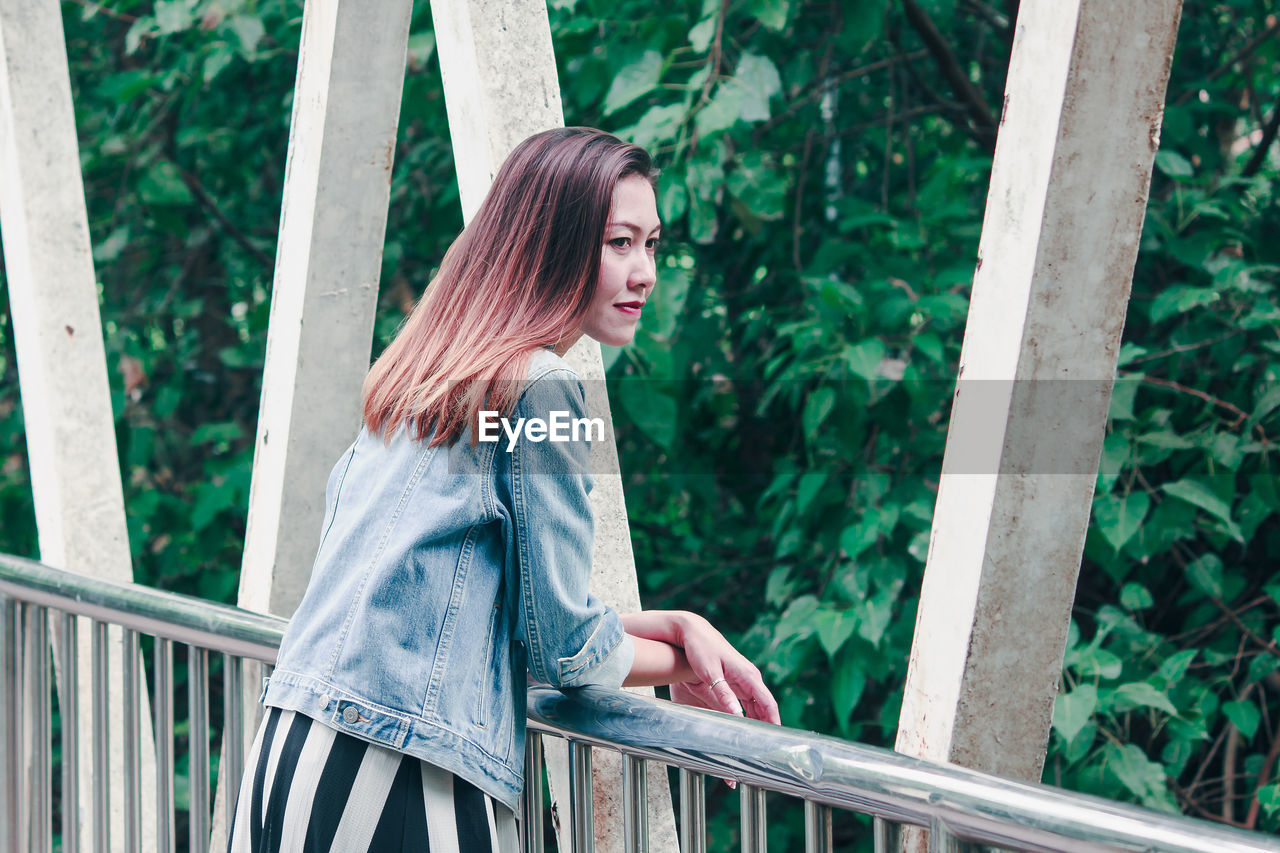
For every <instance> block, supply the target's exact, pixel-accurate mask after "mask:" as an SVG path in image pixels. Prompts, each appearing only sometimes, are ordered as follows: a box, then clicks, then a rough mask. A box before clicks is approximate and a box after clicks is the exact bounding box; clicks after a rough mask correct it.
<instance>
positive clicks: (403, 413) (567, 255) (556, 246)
mask: <svg viewBox="0 0 1280 853" xmlns="http://www.w3.org/2000/svg"><path fill="white" fill-rule="evenodd" d="M631 175H641V176H644V177H645V178H648V179H649V180H650V181H652V180H654V178H655V172H654V169H653V162H652V160H651V159H650V157H649V154H648V153H647V152H646V151H645V150H644V149H643V148H640V147H638V146H636V145H631V144H630V143H626V142H623V141H622V140H620V139H618V138H617V137H615V136H611V135H609V134H607V133H604V132H603V131H599V130H594V129H592V128H586V127H565V128H557V129H555V130H548V131H544V132H543V133H539V134H536V135H534V136H531V137H529V138H528V139H526V140H525V141H524V142H522V143H520V144H519V145H518V146H516V149H515V150H514V151H512V152H511V155H510V156H509V157H508V158H507V160H506V162H505V163H503V164H502V168H501V169H499V170H498V175H497V177H495V178H494V180H493V185H492V186H491V187H490V188H489V193H488V195H486V196H485V200H484V203H483V204H481V206H480V210H479V211H478V212H477V213H476V215H475V219H474V220H472V222H471V224H470V225H468V226H467V227H466V229H465V230H463V232H462V233H461V234H460V235H459V236H458V238H457V239H456V240H454V242H453V245H452V246H450V247H449V251H448V252H446V253H445V256H444V260H443V262H442V263H441V265H440V272H439V273H438V274H437V275H436V277H435V279H434V280H433V281H432V282H431V284H430V285H429V286H428V288H427V292H426V295H425V296H424V298H423V299H422V300H421V301H420V302H419V303H418V305H417V307H416V308H414V310H413V313H412V314H410V316H409V319H408V320H406V321H405V324H404V326H403V327H402V328H401V329H400V332H399V333H398V334H397V335H396V338H395V340H394V341H392V342H391V345H390V346H388V347H387V349H386V350H385V351H384V352H383V353H382V355H381V357H379V358H378V360H377V361H376V362H375V363H374V365H373V367H372V369H370V371H369V375H368V376H366V377H365V380H364V419H365V424H366V425H367V426H368V428H369V430H370V431H371V432H374V433H381V434H382V436H383V438H384V439H387V440H389V439H390V436H391V434H392V433H393V432H395V430H396V429H397V428H398V427H400V426H401V425H404V426H405V427H406V428H407V429H409V431H410V435H411V436H412V437H413V438H415V439H423V438H425V437H426V436H427V435H428V434H430V433H431V432H432V431H433V430H434V435H432V438H431V441H430V443H431V444H432V445H436V444H446V443H451V442H453V441H454V440H456V439H457V438H458V437H459V436H460V435H461V434H462V432H463V430H464V429H465V428H466V427H467V426H468V425H469V424H474V423H475V421H476V417H477V412H478V411H479V409H480V408H481V407H482V406H484V407H486V408H490V409H496V410H499V411H503V412H508V413H509V412H510V410H511V408H512V407H513V406H514V405H515V401H516V399H517V397H518V395H519V390H520V386H521V380H523V378H524V376H525V373H526V371H527V369H528V363H529V356H530V354H531V353H532V352H533V351H534V350H536V349H537V348H539V347H545V346H548V345H551V346H554V345H556V344H558V343H559V342H561V341H562V340H564V339H566V338H568V337H569V336H570V335H572V334H573V333H575V332H576V331H577V329H578V328H579V326H580V325H581V323H582V321H583V318H584V317H585V315H586V311H587V308H588V306H589V305H590V303H591V298H592V296H593V295H594V294H595V290H596V284H597V282H598V280H599V275H600V250H601V246H602V244H603V240H604V231H605V227H606V226H607V224H608V219H609V208H610V205H611V204H612V202H613V189H614V185H615V184H617V183H618V181H619V180H621V179H622V178H625V177H629V176H631Z"/></svg>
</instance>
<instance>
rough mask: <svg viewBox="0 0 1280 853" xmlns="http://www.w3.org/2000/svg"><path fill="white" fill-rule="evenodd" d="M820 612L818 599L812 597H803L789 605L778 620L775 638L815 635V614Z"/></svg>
mask: <svg viewBox="0 0 1280 853" xmlns="http://www.w3.org/2000/svg"><path fill="white" fill-rule="evenodd" d="M817 610H818V599H816V598H814V597H813V596H812V595H802V596H800V597H799V598H797V599H795V600H794V601H792V602H791V603H790V604H789V605H787V609H786V610H784V611H783V612H782V618H781V619H779V620H778V627H777V629H776V631H775V632H774V633H775V636H777V637H800V636H806V637H807V636H808V635H810V634H812V633H813V622H814V619H813V617H814V614H815V613H816V612H817Z"/></svg>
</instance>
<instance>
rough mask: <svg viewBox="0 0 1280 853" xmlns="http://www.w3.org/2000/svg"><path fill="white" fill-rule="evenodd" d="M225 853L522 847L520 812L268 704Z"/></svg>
mask: <svg viewBox="0 0 1280 853" xmlns="http://www.w3.org/2000/svg"><path fill="white" fill-rule="evenodd" d="M227 850H228V853H304V851H305V853H358V851H368V853H407V851H431V853H459V851H460V853H517V851H518V850H519V841H518V832H517V827H516V819H515V815H514V814H513V813H512V811H511V810H510V809H509V808H507V807H506V806H504V805H502V804H501V803H497V802H494V801H493V800H492V799H491V798H490V797H489V796H488V795H486V794H485V793H483V792H482V791H480V789H478V788H476V787H475V786H474V785H472V784H471V783H469V782H467V781H465V780H463V779H461V778H459V777H457V776H454V775H453V774H452V773H449V772H448V771H446V770H442V769H440V768H438V767H435V766H433V765H431V764H428V763H426V762H425V761H420V760H418V759H417V758H413V757H411V756H408V755H404V754H402V753H399V752H395V751H393V750H390V749H386V748H384V747H380V746H376V745H374V744H371V743H367V742H365V741H362V740H359V739H357V738H354V737H351V736H350V735H346V734H343V733H341V732H337V731H334V730H333V729H331V728H329V727H328V726H325V725H323V724H321V723H316V722H314V721H313V720H311V719H310V718H309V717H306V716H304V715H302V714H296V713H294V712H293V711H282V710H280V709H279V708H268V709H267V715H266V718H265V719H264V720H263V722H262V725H261V726H260V727H259V728H258V735H257V737H256V738H255V739H254V743H253V750H252V753H251V754H250V757H249V761H248V763H247V765H246V769H245V774H244V783H243V784H242V785H241V787H240V796H239V799H238V801H237V803H236V808H235V813H234V816H233V817H232V832H231V838H230V841H229V842H228V845H227Z"/></svg>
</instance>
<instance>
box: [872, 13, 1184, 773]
mask: <svg viewBox="0 0 1280 853" xmlns="http://www.w3.org/2000/svg"><path fill="white" fill-rule="evenodd" d="M1180 7H1181V4H1180V0H1140V2H1134V3H1115V2H1112V0H1024V2H1023V3H1022V6H1021V11H1020V13H1019V16H1018V20H1017V27H1016V33H1015V37H1014V45H1013V55H1012V59H1011V62H1010V69H1009V76H1008V80H1009V82H1008V91H1007V93H1006V95H1005V102H1004V115H1003V117H1002V119H1001V124H1002V126H1001V128H1000V133H999V140H998V142H997V144H996V151H995V161H994V166H993V169H992V174H991V188H990V192H989V195H988V197H987V210H986V217H985V221H984V223H983V229H982V239H981V242H980V245H979V251H978V255H979V258H978V269H977V272H976V274H975V276H974V283H973V296H972V301H971V304H970V308H969V319H968V324H967V326H966V329H965V338H964V347H963V350H962V352H961V358H960V374H959V381H958V382H957V387H956V392H955V399H954V402H953V405H952V411H951V423H950V428H949V430H948V433H947V446H946V456H945V459H944V461H943V471H942V478H941V483H940V486H939V490H938V500H937V506H936V509H935V512H934V519H933V531H932V536H931V541H930V548H929V558H928V563H927V568H926V570H925V577H924V587H923V589H922V591H921V597H920V609H919V614H918V616H917V620H916V634H915V641H914V644H913V646H912V650H911V661H910V667H909V670H908V674H907V686H906V694H905V696H904V698H903V703H902V717H901V723H900V728H899V732H898V740H897V749H898V751H900V752H904V753H907V754H909V755H914V756H918V757H922V758H927V759H932V760H935V761H949V762H953V763H956V764H961V765H964V766H967V767H973V768H976V769H980V770H986V771H990V772H994V773H999V774H1002V775H1005V776H1011V777H1014V778H1018V779H1026V780H1034V781H1039V779H1040V773H1041V768H1042V766H1043V763H1044V755H1045V746H1046V743H1047V739H1048V734H1049V725H1050V720H1051V716H1052V712H1053V701H1054V697H1055V696H1056V695H1057V692H1058V682H1059V676H1060V673H1061V670H1062V658H1063V651H1064V647H1065V642H1066V634H1067V627H1068V623H1069V620H1070V616H1071V606H1072V601H1073V598H1074V595H1075V586H1076V577H1077V574H1078V572H1079V567H1080V557H1081V553H1082V550H1083V547H1084V538H1085V530H1086V527H1087V525H1088V521H1089V509H1090V503H1091V500H1092V497H1093V487H1094V481H1095V479H1096V476H1097V472H1098V459H1099V455H1100V452H1101V445H1102V439H1103V430H1104V427H1105V424H1106V416H1107V408H1108V404H1109V401H1110V396H1111V386H1112V382H1113V380H1114V377H1115V370H1116V356H1117V353H1118V351H1119V346H1120V333H1121V330H1122V329H1123V327H1124V317H1125V310H1126V307H1127V305H1128V299H1129V288H1130V283H1131V279H1132V275H1133V265H1134V261H1135V258H1136V257H1137V252H1138V241H1139V237H1140V235H1141V232H1142V222H1143V217H1144V215H1145V212H1146V202H1147V194H1148V190H1149V185H1150V179H1151V167H1152V162H1153V159H1154V156H1155V152H1156V148H1157V145H1158V142H1159V137H1160V122H1161V116H1162V113H1163V105H1164V96H1165V88H1166V84H1167V82H1168V78H1169V64H1170V59H1171V57H1172V55H1173V48H1174V39H1175V35H1176V33H1177V26H1178V17H1179V14H1180Z"/></svg>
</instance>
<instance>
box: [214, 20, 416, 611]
mask: <svg viewBox="0 0 1280 853" xmlns="http://www.w3.org/2000/svg"><path fill="white" fill-rule="evenodd" d="M412 6H413V4H412V2H411V0H361V2H355V0H308V2H307V4H306V6H305V9H304V11H303V17H302V45H301V49H300V52H299V56H298V77H297V83H296V85H295V88H294V100H293V119H292V124H291V126H290V131H289V153H288V159H287V161H286V163H285V186H284V200H283V203H282V206H281V212H280V240H279V244H278V246H277V249H276V272H275V283H274V285H273V289H272V296H271V320H270V326H269V329H268V333H267V352H266V365H265V368H264V372H263V379H262V405H261V409H260V410H259V414H258V436H257V448H256V450H255V452H254V460H253V485H252V488H251V491H250V496H249V517H248V527H247V530H246V533H245V549H244V562H243V564H242V566H241V569H240V598H239V603H240V606H241V607H245V608H248V609H250V610H257V611H261V612H267V613H273V614H276V615H278V616H282V617H285V618H288V617H289V616H292V615H293V611H294V609H295V608H296V607H297V606H298V602H299V601H301V600H302V594H303V592H305V591H306V587H307V581H308V580H309V579H310V577H311V564H312V562H313V561H314V560H315V555H316V547H317V545H318V543H319V541H320V524H321V522H322V521H323V518H324V491H325V483H326V481H327V479H328V476H329V471H330V470H331V469H332V467H333V464H334V462H336V461H337V459H338V457H339V456H340V455H342V451H343V450H344V449H345V448H346V446H347V445H348V444H349V443H350V442H351V439H352V437H353V436H354V435H355V433H356V431H357V430H358V429H359V428H360V386H361V384H362V383H363V381H364V375H365V373H366V372H367V371H368V369H369V354H370V350H371V346H372V341H373V319H374V309H375V307H376V305H377V297H378V277H379V273H380V271H381V267H382V247H383V242H384V239H385V236H386V225H387V204H388V200H389V198H390V192H391V167H392V161H393V157H394V153H395V144H396V130H397V126H398V123H399V118H400V96H401V92H402V90H403V88H404V68H405V60H406V51H407V46H408V40H409V17H410V12H411V11H412Z"/></svg>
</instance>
